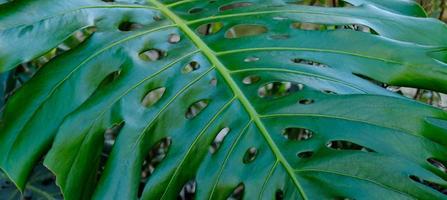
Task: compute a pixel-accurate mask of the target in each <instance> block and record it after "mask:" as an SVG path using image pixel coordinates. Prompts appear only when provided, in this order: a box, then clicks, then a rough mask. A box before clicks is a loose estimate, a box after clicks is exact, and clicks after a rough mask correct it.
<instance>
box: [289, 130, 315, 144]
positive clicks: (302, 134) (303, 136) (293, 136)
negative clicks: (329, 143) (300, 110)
mask: <svg viewBox="0 0 447 200" xmlns="http://www.w3.org/2000/svg"><path fill="white" fill-rule="evenodd" d="M313 134H314V132H312V131H311V130H309V129H305V128H286V129H284V130H283V131H282V135H283V136H284V137H285V138H286V139H288V140H298V141H302V140H308V139H310V138H312V136H313Z"/></svg>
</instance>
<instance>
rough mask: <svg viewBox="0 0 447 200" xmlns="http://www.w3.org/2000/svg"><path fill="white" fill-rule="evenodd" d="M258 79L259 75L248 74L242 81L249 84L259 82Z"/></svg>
mask: <svg viewBox="0 0 447 200" xmlns="http://www.w3.org/2000/svg"><path fill="white" fill-rule="evenodd" d="M260 80H261V77H260V76H256V75H250V76H247V77H245V78H244V79H243V80H242V83H244V84H245V85H251V84H254V83H257V82H259V81H260Z"/></svg>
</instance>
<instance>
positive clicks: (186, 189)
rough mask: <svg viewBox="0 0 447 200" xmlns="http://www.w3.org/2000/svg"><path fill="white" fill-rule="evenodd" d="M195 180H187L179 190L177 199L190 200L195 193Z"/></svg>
mask: <svg viewBox="0 0 447 200" xmlns="http://www.w3.org/2000/svg"><path fill="white" fill-rule="evenodd" d="M196 188H197V182H196V181H195V180H190V181H188V182H187V183H186V184H185V185H184V186H183V187H182V190H181V191H180V193H179V195H178V197H177V200H192V199H194V196H195V194H196Z"/></svg>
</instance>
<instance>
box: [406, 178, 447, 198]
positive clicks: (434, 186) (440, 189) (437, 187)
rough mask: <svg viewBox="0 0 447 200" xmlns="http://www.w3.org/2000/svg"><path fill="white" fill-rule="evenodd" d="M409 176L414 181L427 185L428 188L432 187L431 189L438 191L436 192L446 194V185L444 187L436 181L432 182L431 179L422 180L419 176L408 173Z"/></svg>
mask: <svg viewBox="0 0 447 200" xmlns="http://www.w3.org/2000/svg"><path fill="white" fill-rule="evenodd" d="M409 177H410V179H411V180H413V181H414V182H417V183H420V184H423V185H425V186H427V187H430V188H432V189H434V190H436V191H438V192H440V193H442V194H444V195H447V187H445V186H442V185H440V184H437V183H434V182H431V181H427V180H424V179H422V178H419V177H418V176H415V175H410V176H409Z"/></svg>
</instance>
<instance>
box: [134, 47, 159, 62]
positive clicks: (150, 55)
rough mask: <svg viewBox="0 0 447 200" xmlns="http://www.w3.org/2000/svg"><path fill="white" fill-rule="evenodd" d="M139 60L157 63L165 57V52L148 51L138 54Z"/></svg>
mask: <svg viewBox="0 0 447 200" xmlns="http://www.w3.org/2000/svg"><path fill="white" fill-rule="evenodd" d="M139 56H140V58H141V60H144V61H157V60H160V59H162V58H163V57H165V56H166V52H164V51H162V50H159V49H149V50H146V51H143V52H141V53H140V55H139Z"/></svg>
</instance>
